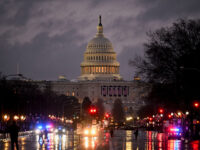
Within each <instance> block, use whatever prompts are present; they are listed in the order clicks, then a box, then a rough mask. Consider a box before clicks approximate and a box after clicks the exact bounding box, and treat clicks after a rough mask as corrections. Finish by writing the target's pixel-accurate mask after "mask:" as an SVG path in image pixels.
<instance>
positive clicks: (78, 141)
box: [0, 130, 200, 150]
mask: <svg viewBox="0 0 200 150" xmlns="http://www.w3.org/2000/svg"><path fill="white" fill-rule="evenodd" d="M19 147H20V150H199V149H200V141H198V140H196V141H187V140H175V139H174V140H168V139H167V138H166V136H165V134H163V133H157V132H152V131H139V136H138V138H137V140H136V139H135V136H134V134H133V131H131V130H115V131H114V136H113V137H110V134H109V132H108V131H104V130H102V131H101V132H99V134H98V136H96V137H90V136H89V137H87V136H80V135H77V134H76V132H73V131H67V132H66V133H65V134H59V135H58V134H53V133H50V134H48V141H47V140H44V141H42V139H40V140H39V136H38V135H35V134H33V133H30V134H28V135H27V134H26V135H21V136H20V137H19ZM0 150H10V139H9V138H6V139H3V140H1V141H0Z"/></svg>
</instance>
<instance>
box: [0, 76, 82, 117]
mask: <svg viewBox="0 0 200 150" xmlns="http://www.w3.org/2000/svg"><path fill="white" fill-rule="evenodd" d="M0 97H1V98H0V99H1V101H0V113H1V115H3V114H10V115H15V114H24V115H29V114H38V115H39V114H41V115H45V116H47V115H57V116H63V115H64V116H65V117H67V118H72V117H74V116H76V115H79V112H80V104H79V103H78V99H76V98H75V97H70V96H65V95H57V94H56V93H54V92H52V91H51V86H50V84H47V86H46V87H45V88H44V90H42V91H41V90H40V89H39V88H38V85H37V84H36V83H34V82H30V81H23V80H6V79H5V78H3V77H1V78H0Z"/></svg>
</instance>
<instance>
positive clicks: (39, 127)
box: [35, 123, 53, 134]
mask: <svg viewBox="0 0 200 150" xmlns="http://www.w3.org/2000/svg"><path fill="white" fill-rule="evenodd" d="M45 130H47V132H48V133H50V132H52V131H53V125H52V124H49V123H40V124H37V125H36V129H35V133H36V134H40V133H41V132H43V131H45Z"/></svg>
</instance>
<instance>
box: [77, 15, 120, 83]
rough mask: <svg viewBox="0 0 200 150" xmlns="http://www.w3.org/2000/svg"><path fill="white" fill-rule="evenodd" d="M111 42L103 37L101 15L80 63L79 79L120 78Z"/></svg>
mask: <svg viewBox="0 0 200 150" xmlns="http://www.w3.org/2000/svg"><path fill="white" fill-rule="evenodd" d="M119 66H120V64H119V62H118V61H117V60H116V53H115V52H114V50H113V46H112V43H111V42H110V40H109V39H107V38H106V37H104V34H103V25H102V24H101V16H99V24H98V26H97V33H96V35H95V37H94V38H93V39H92V40H90V41H89V43H88V45H87V48H86V51H85V53H84V61H83V62H82V63H81V76H80V77H79V80H112V79H114V80H121V76H120V75H119Z"/></svg>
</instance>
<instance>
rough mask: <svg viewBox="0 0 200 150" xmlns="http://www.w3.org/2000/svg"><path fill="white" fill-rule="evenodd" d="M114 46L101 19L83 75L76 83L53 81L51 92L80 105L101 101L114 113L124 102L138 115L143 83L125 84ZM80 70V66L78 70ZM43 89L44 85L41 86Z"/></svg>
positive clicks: (86, 58)
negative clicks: (116, 105)
mask: <svg viewBox="0 0 200 150" xmlns="http://www.w3.org/2000/svg"><path fill="white" fill-rule="evenodd" d="M116 57H117V55H116V52H115V51H114V49H113V46H112V43H111V42H110V40H109V39H107V38H106V37H105V36H104V33H103V25H102V22H101V16H99V23H98V26H97V33H96V35H95V37H94V38H93V39H92V40H90V41H89V43H88V45H87V47H86V51H85V53H84V59H83V62H82V63H81V64H80V67H81V75H80V76H79V77H78V78H77V81H69V80H66V79H60V80H57V81H50V82H48V84H50V86H51V89H52V91H54V92H56V93H57V94H64V95H66V96H75V97H76V98H78V100H79V102H80V103H81V102H82V101H83V99H84V98H85V97H89V98H90V100H91V101H92V103H95V102H96V101H97V100H98V99H102V100H103V101H104V105H105V107H106V108H108V109H111V108H112V105H113V103H114V101H115V100H116V99H121V101H122V103H123V106H124V109H125V111H126V112H128V111H129V110H130V109H132V110H134V112H136V111H137V110H138V108H139V107H140V106H141V105H142V104H143V101H142V100H141V99H142V97H143V96H144V92H143V90H142V86H141V88H140V86H138V85H140V84H141V82H140V80H132V81H124V80H123V78H122V77H121V76H120V74H119V70H120V63H119V62H118V61H117V59H116ZM77 67H78V66H77ZM41 86H42V84H41Z"/></svg>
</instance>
